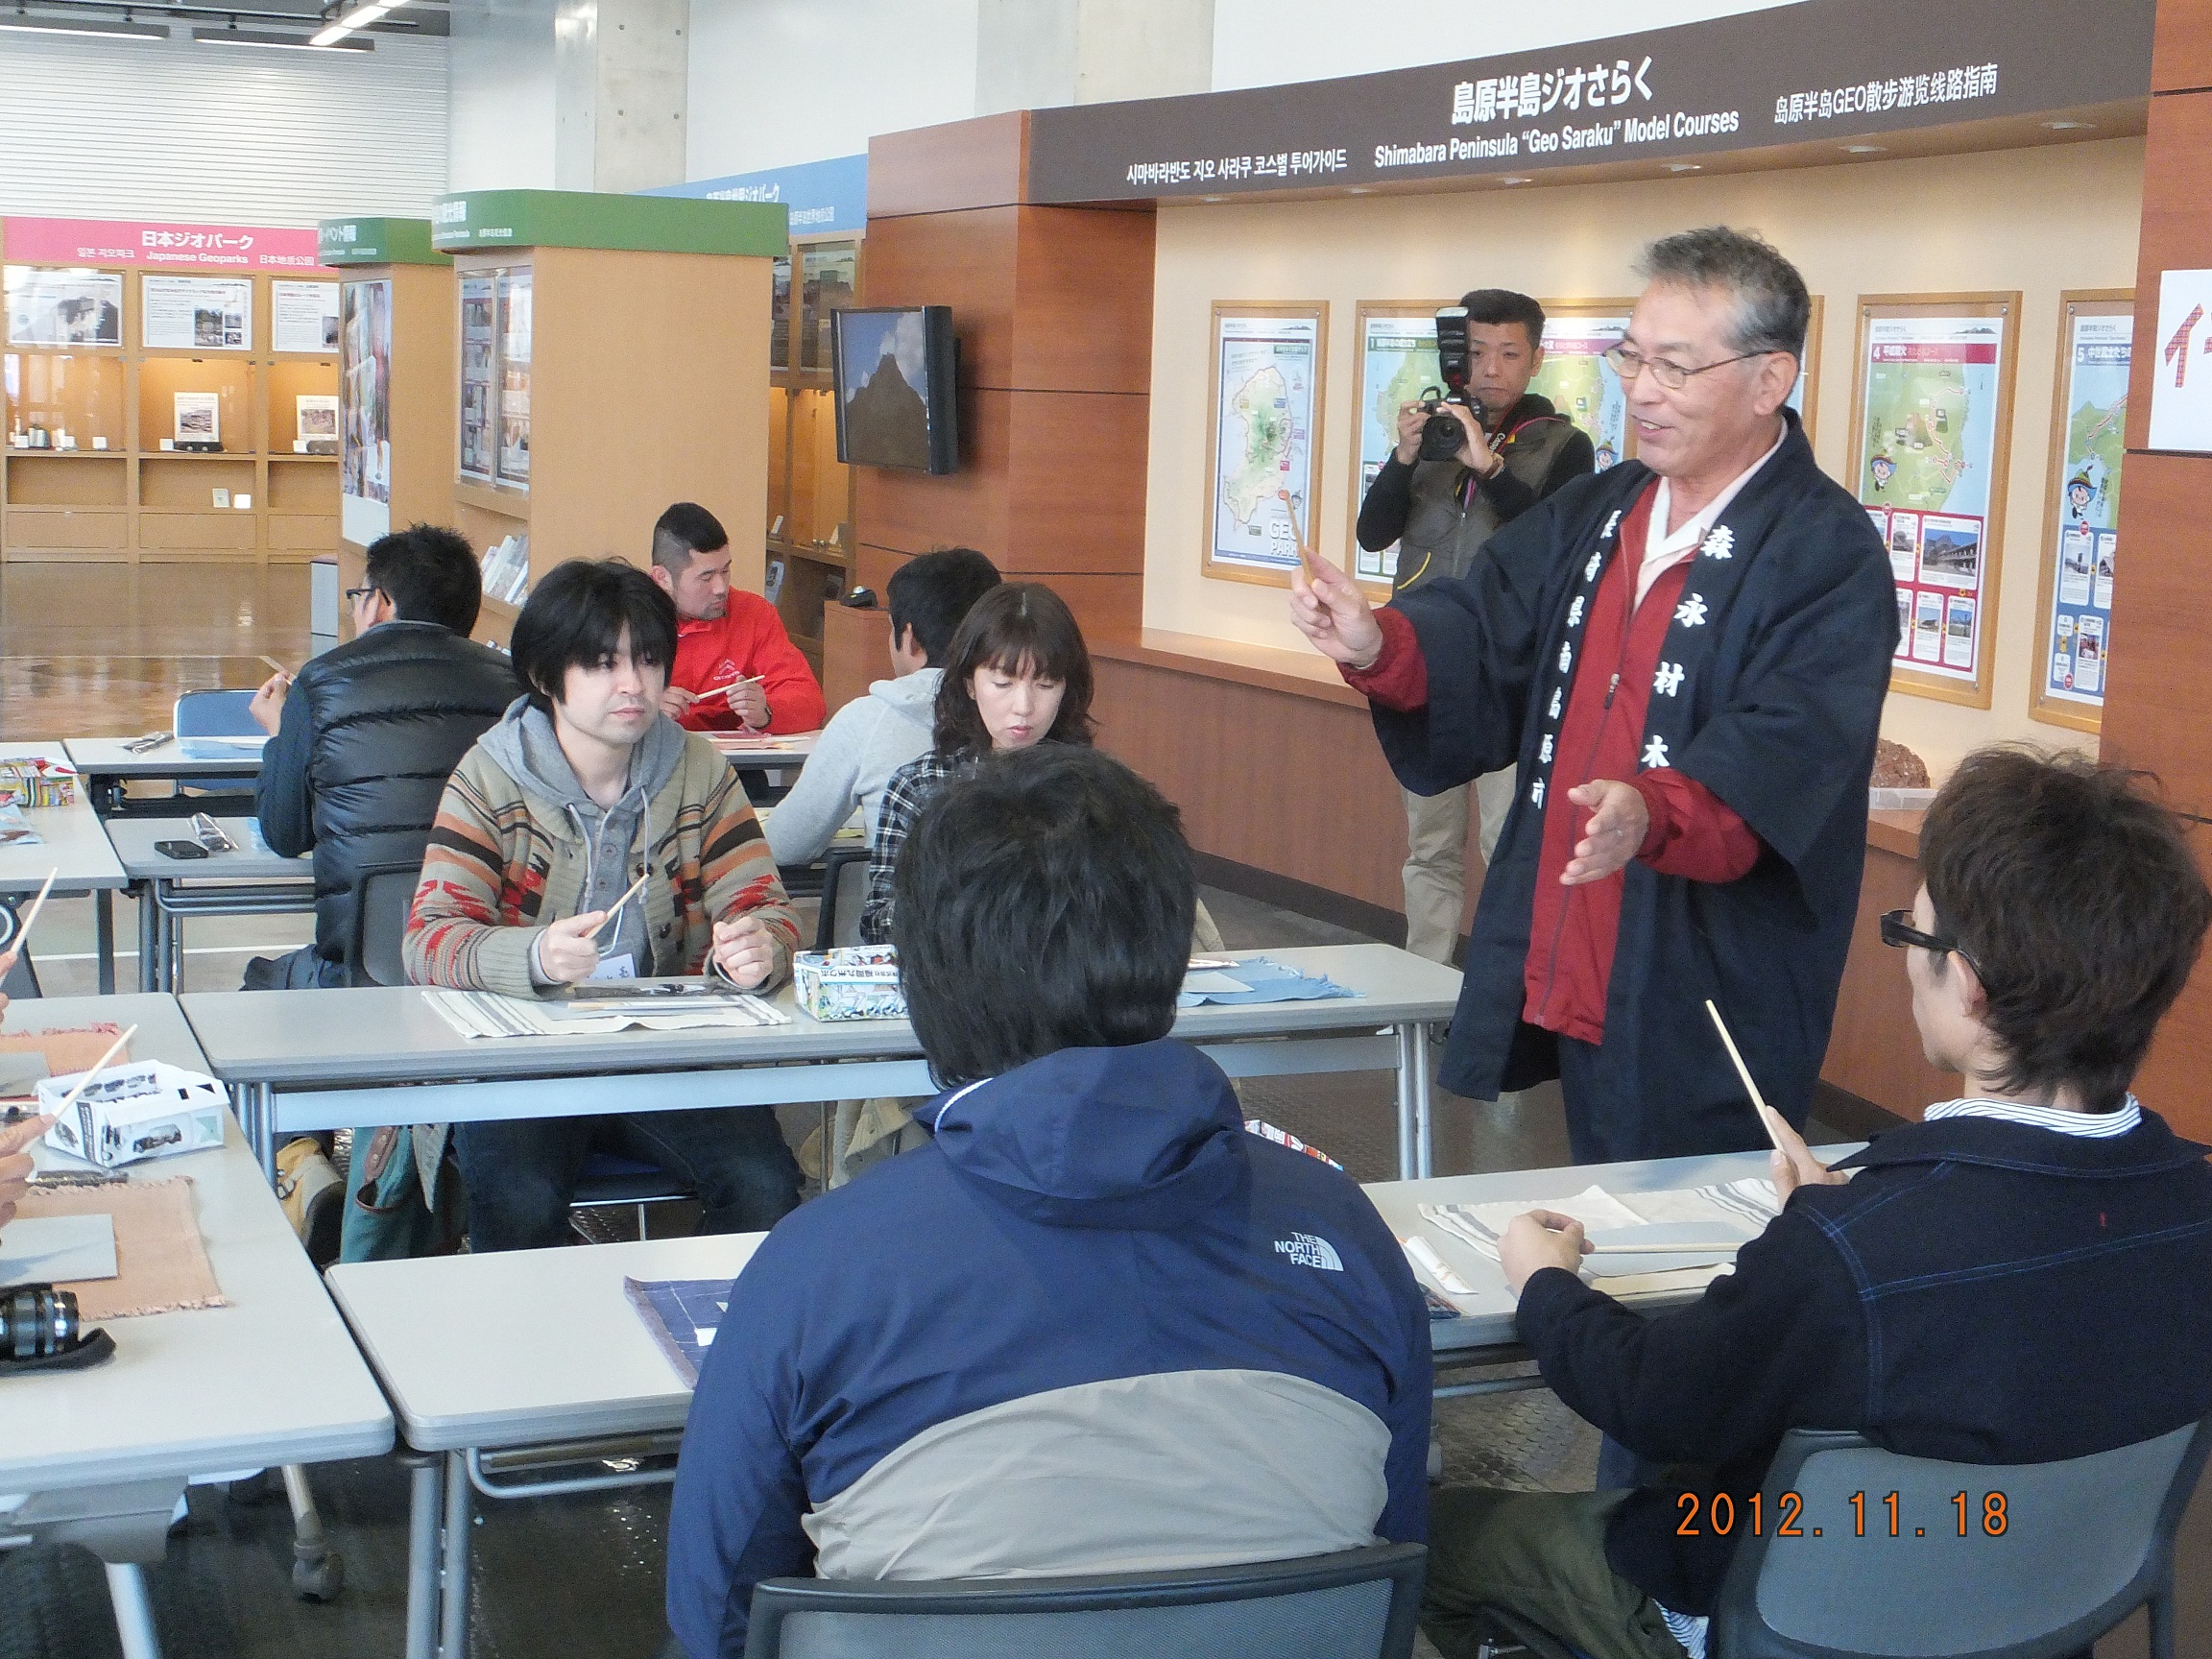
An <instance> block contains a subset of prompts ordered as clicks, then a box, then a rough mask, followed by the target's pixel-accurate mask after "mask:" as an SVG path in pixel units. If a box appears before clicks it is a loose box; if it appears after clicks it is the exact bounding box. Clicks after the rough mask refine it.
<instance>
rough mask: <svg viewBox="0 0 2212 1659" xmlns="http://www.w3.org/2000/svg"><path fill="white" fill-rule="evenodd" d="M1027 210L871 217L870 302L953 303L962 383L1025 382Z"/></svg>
mask: <svg viewBox="0 0 2212 1659" xmlns="http://www.w3.org/2000/svg"><path fill="white" fill-rule="evenodd" d="M1025 211H1027V209H1023V208H1021V207H1011V206H1008V207H976V208H972V209H970V210H968V211H966V212H960V213H923V214H916V215H914V216H913V217H911V218H904V219H887V220H882V221H876V220H871V221H870V222H869V226H868V288H867V302H868V303H869V304H870V305H950V306H951V307H952V326H953V328H954V330H955V331H956V332H957V333H958V335H959V337H960V384H961V385H962V387H963V388H966V387H970V386H995V387H999V388H1007V387H1011V386H1014V385H1016V384H1018V382H1017V381H1016V380H1015V378H1014V313H1015V303H1016V286H1017V280H1018V277H1019V275H1020V271H1019V266H1018V263H1017V259H1016V248H1017V243H1018V241H1019V239H1020V236H1021V230H1022V214H1023V213H1024V212H1025ZM963 413H965V411H963Z"/></svg>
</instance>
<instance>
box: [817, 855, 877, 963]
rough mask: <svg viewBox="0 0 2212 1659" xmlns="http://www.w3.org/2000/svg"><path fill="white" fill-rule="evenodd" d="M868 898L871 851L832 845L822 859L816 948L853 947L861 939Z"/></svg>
mask: <svg viewBox="0 0 2212 1659" xmlns="http://www.w3.org/2000/svg"><path fill="white" fill-rule="evenodd" d="M867 899H868V849H867V848H866V847H864V846H861V845H859V844H858V843H856V842H850V841H848V842H845V843H843V844H841V845H838V846H833V847H831V848H830V849H829V852H828V853H827V854H824V855H823V858H822V913H821V915H820V916H819V917H818V918H817V919H816V921H815V923H814V949H815V950H829V949H831V948H832V947H834V946H838V945H850V944H852V943H853V942H854V940H855V939H857V938H859V936H860V906H861V905H862V904H863V903H865V902H867Z"/></svg>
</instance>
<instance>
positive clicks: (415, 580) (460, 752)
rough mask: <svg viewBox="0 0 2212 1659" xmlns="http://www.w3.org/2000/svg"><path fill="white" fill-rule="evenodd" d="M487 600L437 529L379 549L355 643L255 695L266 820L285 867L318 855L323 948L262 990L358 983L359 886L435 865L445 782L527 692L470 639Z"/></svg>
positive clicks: (455, 540)
mask: <svg viewBox="0 0 2212 1659" xmlns="http://www.w3.org/2000/svg"><path fill="white" fill-rule="evenodd" d="M483 595H484V589H483V582H482V578H481V577H480V575H479V574H478V571H477V568H476V559H475V555H474V554H472V553H470V552H469V543H468V542H466V541H463V540H462V539H461V538H460V537H459V536H458V535H456V534H455V533H454V532H452V531H450V530H442V529H439V528H437V527H435V526H433V525H429V524H418V525H416V526H414V527H413V528H412V529H408V530H401V531H397V532H396V533H395V534H392V535H389V536H381V537H378V538H377V539H376V541H373V542H372V543H370V546H369V557H368V561H367V569H366V580H365V582H364V584H363V585H362V586H361V587H359V588H354V589H349V590H348V592H347V595H346V597H347V600H348V602H349V604H350V606H351V608H352V613H353V637H352V638H350V639H349V640H348V641H346V643H345V644H343V645H337V646H333V647H332V648H331V649H330V650H328V651H325V652H324V653H323V655H322V656H320V657H317V658H314V659H312V660H310V661H308V663H307V665H306V666H305V667H303V668H301V670H300V674H299V677H298V678H297V679H294V678H293V677H292V676H290V675H287V674H283V673H277V674H274V675H271V676H270V678H269V680H268V682H267V684H265V685H263V686H262V687H261V688H260V690H258V691H256V692H255V693H254V694H253V703H252V714H253V718H254V719H255V720H256V721H258V722H259V723H260V725H261V727H262V729H263V730H264V731H266V732H268V733H270V739H269V746H268V747H267V748H266V749H265V750H263V751H262V761H261V776H260V781H259V782H258V783H257V784H256V785H255V788H254V809H255V811H256V812H257V813H258V815H259V817H260V822H261V838H262V839H263V840H265V841H267V842H268V843H269V846H270V848H271V849H272V850H273V851H275V852H276V853H278V854H282V855H284V856H285V857H297V856H298V855H299V854H301V853H305V852H308V851H310V850H312V851H313V853H314V854H315V943H314V944H312V945H309V946H304V947H302V948H301V949H300V950H295V951H293V952H292V953H291V954H289V955H286V956H279V957H276V958H270V957H261V956H257V957H255V958H254V959H253V960H252V961H251V962H249V963H248V964H247V965H246V985H245V988H246V989H247V990H249V991H274V990H306V989H312V988H314V987H317V986H326V985H343V984H345V983H346V951H347V947H348V943H349V940H350V938H351V936H352V931H353V886H354V883H355V881H356V880H358V879H359V877H360V873H361V872H362V871H363V870H365V869H367V868H368V867H369V866H370V865H373V864H387V863H399V862H403V861H407V860H414V861H416V862H420V861H421V857H422V849H423V847H424V845H425V844H426V843H427V842H428V840H429V838H430V824H431V821H432V820H433V819H434V818H436V817H437V816H438V799H439V797H440V796H441V795H443V794H444V793H445V779H446V777H447V775H448V774H450V773H451V772H452V770H453V768H454V766H455V764H457V763H458V762H459V760H460V758H461V757H462V756H464V755H466V754H468V753H469V749H470V748H471V747H472V746H473V745H474V744H475V741H476V739H477V738H479V737H481V736H482V735H483V734H484V733H486V732H487V731H488V730H490V729H491V726H492V724H493V722H494V721H495V720H497V719H498V718H499V716H500V714H501V712H502V711H503V710H504V709H506V707H507V705H508V704H510V703H512V702H514V701H515V698H516V696H517V694H518V692H519V690H520V687H519V686H517V685H516V683H515V672H514V670H513V669H512V668H510V667H509V666H508V663H507V659H506V658H504V657H502V656H500V655H499V653H498V652H496V651H493V649H491V648H490V647H489V646H485V645H478V644H475V643H473V642H471V641H470V639H469V630H470V629H472V628H474V627H475V626H476V612H477V607H478V605H479V603H480V601H481V600H482V598H483Z"/></svg>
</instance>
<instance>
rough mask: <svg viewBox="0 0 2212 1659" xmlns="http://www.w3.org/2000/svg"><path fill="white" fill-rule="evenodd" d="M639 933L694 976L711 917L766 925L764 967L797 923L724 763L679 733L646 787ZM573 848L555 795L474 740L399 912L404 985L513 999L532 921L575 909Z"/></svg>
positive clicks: (577, 883)
mask: <svg viewBox="0 0 2212 1659" xmlns="http://www.w3.org/2000/svg"><path fill="white" fill-rule="evenodd" d="M647 821H648V823H649V824H650V825H651V837H652V845H651V847H650V848H649V849H648V853H649V855H650V857H651V860H652V863H653V866H654V868H655V869H656V870H658V871H660V872H661V874H662V875H664V876H665V877H666V879H665V880H659V881H652V882H649V883H647V884H646V888H645V894H644V898H645V926H646V935H647V938H648V939H649V941H650V943H651V946H652V952H653V960H652V963H651V965H650V968H649V969H647V968H645V967H644V965H640V971H641V972H650V973H652V974H696V973H698V972H700V970H701V966H702V965H703V964H704V963H705V962H706V960H707V952H708V950H709V947H710V946H711V945H712V944H713V925H714V923H715V922H716V921H717V920H723V921H727V920H728V919H730V918H731V917H733V916H736V915H740V914H742V913H744V912H747V911H751V912H753V913H755V914H757V915H758V916H759V918H760V919H761V921H762V922H764V923H765V924H766V925H767V927H768V932H769V935H770V937H771V938H772V939H773V940H774V941H775V946H776V967H775V971H774V973H773V974H770V976H769V978H768V980H767V982H766V984H765V985H764V986H762V987H761V989H771V988H773V987H775V986H777V985H780V984H781V983H782V982H783V981H784V980H785V979H787V978H788V977H789V976H790V973H791V952H792V951H793V950H796V949H797V948H798V944H799V921H798V918H797V916H796V915H794V914H793V912H792V909H791V902H790V900H789V899H788V898H787V897H786V896H785V895H784V892H783V883H782V882H781V880H780V879H778V878H777V875H776V865H775V862H774V861H773V860H772V859H771V858H770V856H769V853H768V842H767V839H766V837H765V836H764V835H763V834H762V832H761V829H760V823H759V820H758V819H757V818H755V817H754V815H753V806H752V803H750V802H749V801H747V800H746V798H745V790H744V787H743V785H742V784H740V783H739V782H738V781H737V774H736V773H735V772H733V771H732V770H731V768H730V763H729V762H728V761H726V760H724V759H723V758H722V757H721V756H720V755H718V754H717V753H715V750H714V747H713V745H712V744H710V743H709V742H708V741H707V739H706V738H704V737H702V736H699V735H698V734H697V733H689V734H687V736H686V738H685V746H684V754H683V757H682V759H681V760H680V761H679V762H678V763H677V766H676V770H675V772H674V774H673V775H672V776H671V777H670V778H669V780H668V781H667V782H666V783H664V784H663V785H662V786H661V789H660V790H659V791H658V792H657V793H656V794H655V795H654V796H653V798H652V802H651V806H650V810H649V813H648V819H647ZM584 881H585V848H584V843H583V840H582V839H581V837H580V836H579V835H578V834H577V831H576V829H575V827H574V825H573V823H572V822H571V821H570V819H569V818H568V816H567V814H566V813H565V812H564V811H563V810H562V809H561V806H560V804H559V803H558V802H552V801H547V800H545V799H543V798H542V797H541V796H540V795H538V794H537V793H536V792H534V791H533V790H530V789H528V788H526V787H524V786H523V785H522V784H521V783H519V782H517V781H516V780H515V779H514V778H512V777H510V776H509V775H508V773H507V771H506V770H505V769H504V768H503V767H502V766H501V765H500V764H499V762H498V761H496V760H495V759H493V757H492V756H491V755H490V754H489V753H488V752H487V751H486V749H485V746H484V745H483V744H482V743H481V742H480V743H478V744H477V745H476V747H475V748H473V749H471V750H469V753H468V754H467V755H466V756H464V757H462V760H461V764H460V765H459V766H457V767H456V768H454V771H453V777H452V780H451V781H449V782H448V783H447V784H446V785H445V799H444V800H442V801H441V802H440V803H439V804H438V819H437V822H436V823H435V824H434V825H433V826H432V827H431V829H430V847H429V851H428V853H427V854H425V855H424V857H423V860H422V879H421V883H420V884H419V885H418V886H417V887H416V889H415V904H414V908H413V909H412V911H410V913H409V915H408V919H407V942H406V962H407V977H408V978H409V979H410V980H411V981H412V982H414V983H415V984H418V985H445V986H450V987H453V988H455V989H459V990H469V991H502V992H506V993H507V994H509V995H511V996H517V997H527V996H531V995H534V994H536V993H537V990H538V988H537V987H536V986H534V985H533V984H532V983H531V980H530V952H531V948H532V946H533V945H534V944H535V943H536V941H537V937H538V935H539V934H540V933H541V932H542V931H544V925H545V924H546V923H549V922H554V921H558V920H559V919H560V918H562V917H564V916H573V915H575V914H577V913H578V911H579V910H580V909H581V908H582V903H581V901H582V898H583V893H584Z"/></svg>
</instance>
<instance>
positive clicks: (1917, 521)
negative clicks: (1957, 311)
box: [1854, 307, 2009, 689]
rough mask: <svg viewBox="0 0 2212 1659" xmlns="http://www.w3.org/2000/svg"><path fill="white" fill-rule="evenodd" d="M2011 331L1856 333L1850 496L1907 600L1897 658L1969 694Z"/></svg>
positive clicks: (1990, 569)
mask: <svg viewBox="0 0 2212 1659" xmlns="http://www.w3.org/2000/svg"><path fill="white" fill-rule="evenodd" d="M1914 309H1915V310H1920V309H1925V307H1914ZM1992 311H1994V308H1992ZM2008 325H2009V318H2008V316H2006V315H2002V314H1992V315H1987V316H1950V317H1944V316H1881V315H1869V316H1868V317H1867V319H1866V326H1865V329H1864V332H1863V335H1862V338H1863V341H1864V346H1863V353H1864V355H1863V361H1862V362H1861V363H1860V366H1859V370H1860V387H1861V399H1860V410H1861V415H1860V420H1861V426H1860V430H1859V435H1858V436H1859V443H1858V445H1857V450H1858V476H1857V478H1856V479H1855V480H1854V487H1855V490H1856V493H1857V494H1858V498H1859V501H1860V504H1861V505H1862V506H1863V507H1865V508H1866V510H1867V513H1868V516H1869V517H1871V518H1872V519H1873V521H1874V527H1875V529H1876V530H1877V531H1879V532H1880V533H1881V535H1882V537H1883V540H1884V541H1885V542H1886V543H1887V546H1888V549H1889V563H1890V569H1891V571H1892V573H1893V574H1894V575H1895V577H1896V580H1897V586H1898V589H1899V591H1900V593H1909V594H1911V614H1912V616H1913V618H1914V623H1915V626H1914V628H1913V631H1912V637H1911V640H1910V641H1909V642H1907V643H1905V644H1903V645H1901V646H1900V648H1899V650H1898V653H1897V656H1898V661H1899V663H1900V665H1901V666H1902V665H1905V664H1908V663H1909V664H1910V665H1911V668H1912V669H1913V670H1914V671H1915V672H1916V673H1917V674H1918V675H1921V676H1925V677H1926V678H1927V680H1930V681H1934V682H1936V683H1937V684H1941V685H1956V686H1959V687H1960V688H1968V689H1972V688H1979V687H1981V686H1982V685H1984V670H1985V667H1986V657H1987V653H1988V651H1989V649H1990V636H1991V632H1992V630H1991V623H1992V621H1993V618H1992V617H1991V616H1990V614H1989V606H1990V600H1991V597H1992V595H1993V594H1994V592H1995V589H1996V579H1995V566H1996V559H1997V549H1996V547H1995V546H1994V545H1993V544H1992V537H1991V526H1990V512H1989V509H1990V502H1991V499H1992V493H1993V484H1992V480H1993V479H1994V477H1995V473H1996V463H1997V427H1998V419H1999V409H2000V405H2001V404H2002V402H2003V401H2004V398H2003V385H2002V370H2003V367H2004V363H2005V359H2006V352H2005V345H2006V341H2005V330H2006V328H2007V327H2008ZM1902 688H1909V687H1901V689H1902Z"/></svg>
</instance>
